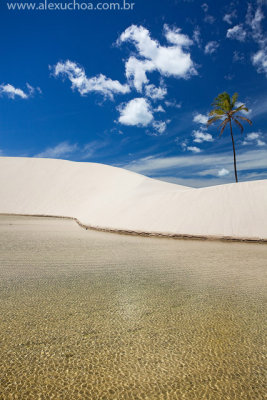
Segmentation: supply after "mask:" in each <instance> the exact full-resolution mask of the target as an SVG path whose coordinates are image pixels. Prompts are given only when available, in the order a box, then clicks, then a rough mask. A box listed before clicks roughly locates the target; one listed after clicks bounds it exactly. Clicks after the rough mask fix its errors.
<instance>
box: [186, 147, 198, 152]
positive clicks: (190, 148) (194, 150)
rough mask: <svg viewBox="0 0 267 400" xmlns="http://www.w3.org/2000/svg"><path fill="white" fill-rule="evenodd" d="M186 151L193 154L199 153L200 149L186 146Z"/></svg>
mask: <svg viewBox="0 0 267 400" xmlns="http://www.w3.org/2000/svg"><path fill="white" fill-rule="evenodd" d="M187 150H189V151H192V152H193V153H201V150H200V148H199V147H196V146H187Z"/></svg>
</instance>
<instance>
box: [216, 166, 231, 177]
mask: <svg viewBox="0 0 267 400" xmlns="http://www.w3.org/2000/svg"><path fill="white" fill-rule="evenodd" d="M229 174H230V171H228V169H226V168H222V169H220V170H219V171H218V176H226V175H229Z"/></svg>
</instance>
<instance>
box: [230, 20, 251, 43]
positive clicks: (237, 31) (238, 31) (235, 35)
mask: <svg viewBox="0 0 267 400" xmlns="http://www.w3.org/2000/svg"><path fill="white" fill-rule="evenodd" d="M226 37H227V38H228V39H236V40H239V41H240V42H244V41H245V39H246V37H247V33H246V31H245V30H244V28H243V25H242V24H240V25H235V26H234V27H233V28H229V29H228V30H227V33H226Z"/></svg>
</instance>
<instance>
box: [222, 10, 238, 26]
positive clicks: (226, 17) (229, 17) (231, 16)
mask: <svg viewBox="0 0 267 400" xmlns="http://www.w3.org/2000/svg"><path fill="white" fill-rule="evenodd" d="M236 17H237V12H236V10H233V11H232V12H231V13H228V14H225V15H224V17H223V21H225V22H227V24H229V25H232V23H233V21H232V20H233V19H235V18H236Z"/></svg>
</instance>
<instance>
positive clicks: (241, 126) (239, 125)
mask: <svg viewBox="0 0 267 400" xmlns="http://www.w3.org/2000/svg"><path fill="white" fill-rule="evenodd" d="M233 120H234V122H235V123H236V125H237V126H238V127H239V128H240V130H241V134H242V133H243V132H244V127H243V125H242V124H240V122H239V121H238V120H237V119H236V118H233Z"/></svg>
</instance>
